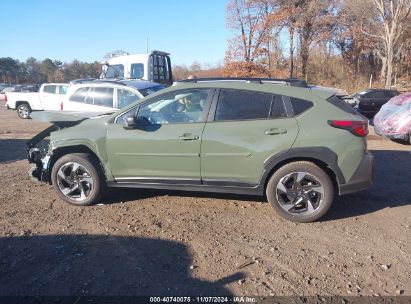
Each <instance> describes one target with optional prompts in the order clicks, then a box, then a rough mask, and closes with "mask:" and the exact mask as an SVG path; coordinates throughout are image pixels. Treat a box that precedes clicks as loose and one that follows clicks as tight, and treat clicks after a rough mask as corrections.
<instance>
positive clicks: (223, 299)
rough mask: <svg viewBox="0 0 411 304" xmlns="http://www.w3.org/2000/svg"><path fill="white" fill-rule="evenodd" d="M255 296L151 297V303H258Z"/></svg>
mask: <svg viewBox="0 0 411 304" xmlns="http://www.w3.org/2000/svg"><path fill="white" fill-rule="evenodd" d="M256 302H257V298H255V297H242V296H241V297H150V303H256Z"/></svg>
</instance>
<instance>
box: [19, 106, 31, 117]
mask: <svg viewBox="0 0 411 304" xmlns="http://www.w3.org/2000/svg"><path fill="white" fill-rule="evenodd" d="M18 113H19V116H20V117H22V118H27V117H29V114H30V113H29V109H28V108H27V107H24V106H23V107H22V106H20V107H19V108H18Z"/></svg>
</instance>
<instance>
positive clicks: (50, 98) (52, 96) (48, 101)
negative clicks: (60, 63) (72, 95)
mask: <svg viewBox="0 0 411 304" xmlns="http://www.w3.org/2000/svg"><path fill="white" fill-rule="evenodd" d="M56 90H57V86H56V85H44V87H43V90H42V91H41V92H40V101H41V105H42V107H43V109H44V110H46V111H47V110H56V111H57V110H59V109H60V103H59V101H58V98H56V97H57V95H56Z"/></svg>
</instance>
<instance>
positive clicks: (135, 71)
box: [130, 63, 144, 79]
mask: <svg viewBox="0 0 411 304" xmlns="http://www.w3.org/2000/svg"><path fill="white" fill-rule="evenodd" d="M130 77H131V78H136V79H140V78H143V77H144V64H142V63H133V64H132V65H131V75H130Z"/></svg>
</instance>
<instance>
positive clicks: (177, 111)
mask: <svg viewBox="0 0 411 304" xmlns="http://www.w3.org/2000/svg"><path fill="white" fill-rule="evenodd" d="M210 102H211V96H210V90H209V89H190V90H181V91H176V92H172V93H167V94H165V95H161V96H158V97H156V98H154V99H153V100H151V101H149V102H148V103H145V104H143V105H142V106H140V108H139V109H138V113H137V115H136V109H132V110H129V111H128V112H126V113H124V114H122V115H120V116H119V117H118V118H117V121H116V122H117V123H119V124H123V123H124V120H125V117H129V116H133V115H134V116H138V117H145V118H147V120H148V121H149V122H150V124H152V125H163V124H178V123H194V122H204V121H205V120H206V117H207V114H208V109H209V105H210Z"/></svg>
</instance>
